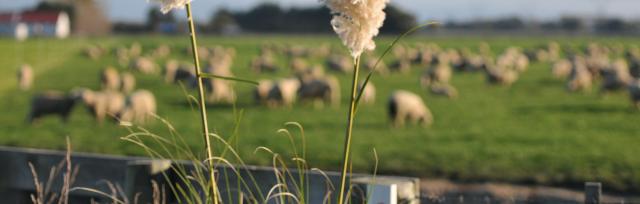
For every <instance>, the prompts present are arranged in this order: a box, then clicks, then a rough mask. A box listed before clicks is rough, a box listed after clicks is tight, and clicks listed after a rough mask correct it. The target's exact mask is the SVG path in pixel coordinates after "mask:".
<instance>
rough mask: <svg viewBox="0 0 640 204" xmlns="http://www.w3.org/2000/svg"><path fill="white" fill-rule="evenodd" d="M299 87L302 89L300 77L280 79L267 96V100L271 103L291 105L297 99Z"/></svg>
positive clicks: (271, 104) (272, 104)
mask: <svg viewBox="0 0 640 204" xmlns="http://www.w3.org/2000/svg"><path fill="white" fill-rule="evenodd" d="M298 89H300V81H299V80H298V79H295V78H289V79H282V80H280V81H278V82H277V83H276V84H274V86H273V88H272V89H271V90H270V91H269V94H268V96H267V100H268V101H269V102H270V104H269V105H270V106H276V105H281V106H288V107H291V106H292V105H293V103H295V101H296V94H297V93H298Z"/></svg>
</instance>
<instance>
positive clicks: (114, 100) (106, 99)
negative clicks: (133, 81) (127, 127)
mask: <svg viewBox="0 0 640 204" xmlns="http://www.w3.org/2000/svg"><path fill="white" fill-rule="evenodd" d="M74 93H78V94H77V95H79V96H81V98H82V102H83V103H84V104H85V106H86V107H87V109H89V112H90V113H91V114H92V115H93V116H94V118H95V119H96V121H97V122H98V123H101V122H102V121H104V119H105V118H106V117H111V118H113V119H117V118H118V116H119V115H120V112H121V111H122V109H123V108H124V106H125V97H124V95H122V94H121V93H118V92H115V91H99V92H95V91H91V90H88V89H78V90H75V91H74Z"/></svg>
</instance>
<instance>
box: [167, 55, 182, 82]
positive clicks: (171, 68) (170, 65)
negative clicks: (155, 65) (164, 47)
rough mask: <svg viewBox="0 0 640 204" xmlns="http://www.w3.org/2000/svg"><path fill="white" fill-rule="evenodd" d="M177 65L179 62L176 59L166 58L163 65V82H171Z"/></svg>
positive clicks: (178, 65)
mask: <svg viewBox="0 0 640 204" xmlns="http://www.w3.org/2000/svg"><path fill="white" fill-rule="evenodd" d="M178 67H180V63H179V62H178V61H177V60H173V59H172V60H168V61H167V63H165V65H164V70H163V74H164V82H165V83H168V84H169V83H173V82H174V80H175V78H176V72H177V71H178Z"/></svg>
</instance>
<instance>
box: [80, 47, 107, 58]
mask: <svg viewBox="0 0 640 204" xmlns="http://www.w3.org/2000/svg"><path fill="white" fill-rule="evenodd" d="M104 53H105V50H104V48H102V47H100V46H95V45H94V46H88V47H86V48H85V49H84V54H85V55H86V56H87V57H89V59H92V60H98V59H100V57H102V55H104Z"/></svg>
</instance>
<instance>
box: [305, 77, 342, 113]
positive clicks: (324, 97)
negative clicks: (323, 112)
mask: <svg viewBox="0 0 640 204" xmlns="http://www.w3.org/2000/svg"><path fill="white" fill-rule="evenodd" d="M298 97H299V98H300V100H301V101H313V102H317V101H323V102H326V103H330V104H332V105H333V106H337V105H338V104H340V84H339V82H338V79H336V78H335V77H333V76H328V77H323V78H318V79H312V80H310V81H303V83H302V84H301V86H300V88H299V89H298Z"/></svg>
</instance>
